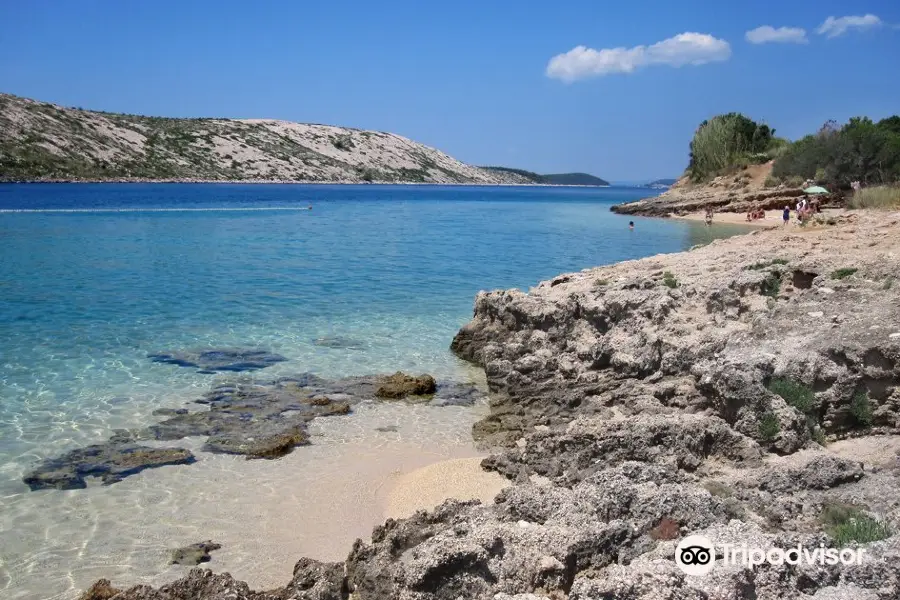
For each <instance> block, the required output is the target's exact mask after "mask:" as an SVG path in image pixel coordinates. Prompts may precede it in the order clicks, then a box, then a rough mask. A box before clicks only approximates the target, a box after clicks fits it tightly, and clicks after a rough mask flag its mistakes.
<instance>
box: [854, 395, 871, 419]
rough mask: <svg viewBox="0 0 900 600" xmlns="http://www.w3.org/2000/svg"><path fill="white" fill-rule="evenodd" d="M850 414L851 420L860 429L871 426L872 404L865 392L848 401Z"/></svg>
mask: <svg viewBox="0 0 900 600" xmlns="http://www.w3.org/2000/svg"><path fill="white" fill-rule="evenodd" d="M850 414H851V415H853V420H854V421H856V424H857V425H860V426H861V427H869V426H871V425H872V402H871V401H870V400H869V397H868V396H867V395H866V393H865V392H858V393H856V394H855V395H854V396H853V399H852V400H851V401H850Z"/></svg>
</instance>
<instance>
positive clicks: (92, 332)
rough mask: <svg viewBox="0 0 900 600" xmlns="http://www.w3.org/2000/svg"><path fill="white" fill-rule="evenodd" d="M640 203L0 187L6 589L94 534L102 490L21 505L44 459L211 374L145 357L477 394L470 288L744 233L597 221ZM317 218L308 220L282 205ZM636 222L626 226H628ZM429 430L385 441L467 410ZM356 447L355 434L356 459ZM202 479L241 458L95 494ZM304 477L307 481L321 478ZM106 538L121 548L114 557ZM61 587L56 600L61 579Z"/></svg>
mask: <svg viewBox="0 0 900 600" xmlns="http://www.w3.org/2000/svg"><path fill="white" fill-rule="evenodd" d="M646 193H647V192H646V190H636V189H616V188H605V189H590V188H542V187H535V188H526V187H509V188H482V187H439V186H290V185H285V186H280V185H175V184H157V185H150V184H148V185H137V184H129V185H114V184H105V185H89V184H83V185H50V184H47V185H3V186H0V509H2V510H3V511H4V513H5V517H4V518H3V519H2V520H0V536H3V537H4V538H6V539H11V538H12V537H13V536H15V539H16V540H17V542H16V544H13V545H7V544H6V543H4V544H0V546H5V548H4V550H3V551H2V554H0V591H2V590H3V589H4V588H7V589H8V590H10V591H16V590H19V593H20V595H19V596H18V597H29V596H28V595H29V593H30V590H31V588H29V587H28V585H26V583H23V581H24V582H27V581H29V579H28V578H29V577H33V578H37V579H36V580H37V581H39V580H40V578H41V577H46V576H47V574H48V572H50V571H54V569H56V570H58V565H57V564H56V563H57V562H58V563H67V562H68V563H71V561H73V560H76V558H77V559H78V560H81V559H84V558H85V557H87V558H89V557H90V555H91V552H90V551H88V550H85V549H84V548H82V549H81V550H78V551H77V552H75V555H74V556H75V557H76V558H73V555H72V554H71V552H70V550H71V548H73V547H76V546H78V544H79V539H80V538H79V535H81V536H82V537H84V539H83V540H82V541H81V543H82V544H86V543H87V542H86V541H85V540H88V539H93V540H96V537H91V536H96V535H99V534H97V533H96V528H93V529H91V530H90V531H88V532H83V533H79V532H80V531H81V530H80V529H79V527H78V521H77V519H76V520H74V521H72V520H71V517H70V516H67V515H71V514H72V512H71V511H72V506H73V503H75V504H74V505H79V504H78V503H79V502H82V503H83V502H85V498H88V497H91V494H98V493H100V492H98V491H96V490H77V491H72V492H57V491H54V490H50V491H46V492H34V493H30V492H28V491H27V488H26V487H25V486H24V484H22V483H21V477H22V475H23V473H24V472H25V471H26V470H28V469H29V468H30V467H31V466H33V465H34V464H35V463H36V462H37V461H38V460H39V459H41V458H44V457H48V456H54V455H57V454H59V453H61V452H64V451H66V450H69V449H71V448H73V447H76V446H80V445H84V444H88V443H96V442H99V441H103V440H105V439H106V438H107V437H108V435H109V433H110V431H111V430H112V429H114V428H118V427H135V426H140V425H144V424H146V423H147V422H149V421H151V420H153V419H154V417H152V416H150V413H151V412H152V411H153V410H154V409H156V408H159V407H181V406H183V405H184V404H185V402H187V401H189V400H191V399H194V398H196V397H198V396H199V394H201V393H202V392H203V391H205V390H206V389H207V388H208V387H209V385H210V383H211V382H212V381H213V380H214V379H215V376H213V375H201V374H198V373H196V372H194V371H193V370H190V369H180V368H177V367H173V366H169V365H160V364H154V363H151V362H150V361H149V360H148V359H147V358H146V355H147V353H148V352H154V351H159V350H166V349H179V348H191V347H198V346H254V347H255V346H260V347H264V348H266V349H269V350H271V351H273V352H278V353H280V354H283V355H284V356H286V357H287V358H288V359H289V360H288V361H287V362H285V363H281V364H279V365H277V366H275V367H272V368H269V369H266V370H264V371H261V372H259V376H261V377H268V376H271V375H279V374H295V373H298V372H305V371H310V372H314V373H317V374H319V375H323V376H335V377H336V376H343V375H357V374H366V373H378V372H393V371H396V370H406V371H412V372H430V373H432V374H434V375H435V376H437V377H439V378H452V379H458V380H476V381H477V380H478V377H479V375H480V374H479V373H478V372H477V371H476V370H475V369H473V368H471V367H470V366H468V365H465V364H464V363H462V362H461V361H458V360H457V359H455V358H454V357H453V356H452V355H451V354H450V352H449V351H448V349H447V348H448V346H449V343H450V340H451V339H452V337H453V334H454V333H455V332H456V330H457V329H458V328H459V326H460V325H462V324H463V323H464V322H465V321H466V320H467V319H468V318H469V317H470V316H471V310H472V302H473V298H474V296H475V294H476V292H478V291H479V290H482V289H495V288H511V287H520V288H523V289H527V288H528V287H530V286H532V285H534V284H536V283H537V282H538V281H540V280H543V279H547V278H550V277H553V276H555V275H557V274H559V273H562V272H566V271H573V270H580V269H583V268H586V267H591V266H595V265H599V264H605V263H611V262H616V261H620V260H625V259H631V258H638V257H642V256H648V255H653V254H657V253H661V252H675V251H679V250H683V249H686V248H688V247H690V246H693V245H696V244H700V243H705V242H708V241H710V240H711V239H713V238H714V237H722V236H726V235H732V234H734V233H737V232H740V231H742V228H740V227H728V226H725V225H715V226H713V227H712V228H707V227H706V226H705V225H703V224H697V223H691V222H686V221H674V220H673V221H667V220H658V219H640V218H629V217H622V216H618V215H615V214H612V213H611V212H609V206H610V205H611V204H614V203H618V202H623V201H626V200H630V199H636V198H639V197H642V196H645V195H646ZM310 203H312V205H313V210H311V211H308V210H296V209H298V208H304V207H306V206H307V205H308V204H310ZM22 210H26V211H29V212H18V211H22ZM629 220H634V221H635V222H636V229H635V230H634V231H629V229H628V226H627V224H628V221H629ZM322 337H337V338H346V340H349V341H352V342H353V346H354V347H353V348H330V347H323V346H322V345H318V344H316V343H315V340H316V339H318V338H322ZM420 412H421V411H420ZM426 412H427V411H426ZM411 414H412V413H411ZM417 414H418V413H417ZM420 416H421V415H420ZM397 418H398V419H402V417H401V416H398V417H397ZM422 419H424V420H423V421H422V423H432V425H427V426H426V425H422V426H419V427H415V428H413V429H411V430H410V431H409V432H408V436H407V437H406V438H405V439H403V440H399V441H402V443H404V444H409V443H412V444H413V445H415V444H419V446H421V447H427V446H428V444H429V436H430V434H431V433H433V432H432V431H430V430H429V428H432V429H434V428H439V429H443V430H448V429H454V428H458V429H459V431H463V432H464V431H466V429H467V427H468V426H469V425H470V423H471V421H472V420H473V419H474V416H473V415H472V414H469V413H466V414H462V413H460V412H459V411H448V412H444V413H440V414H438V415H431V414H429V415H426V416H422ZM451 420H452V422H451ZM354 422H355V423H357V425H358V420H357V421H354ZM435 423H437V424H435ZM355 426H356V425H355ZM364 429H365V431H369V429H368V428H364ZM361 430H362V429H361ZM325 437H326V438H327V436H325ZM462 437H465V436H464V435H463V436H462ZM451 438H452V439H453V440H455V441H454V442H453V443H449V442H448V443H447V445H446V447H447V448H451V447H452V448H455V450H453V451H450V450H448V451H447V452H446V453H445V455H448V456H449V454H453V452H456V451H459V452H461V453H462V454H465V453H466V452H469V451H470V450H469V449H467V448H468V447H467V444H468V442H467V441H466V440H464V439H459V438H460V436H458V435H456V436H451ZM373 440H374V438H373ZM399 441H398V443H399ZM370 442H372V443H373V444H374V441H372V440H366V439H359V438H357V439H356V440H355V443H357V444H363V446H366V444H368V443H370ZM322 445H323V447H324V446H326V445H327V440H325V439H323V441H322ZM305 451H306V449H301V450H300V451H298V452H295V453H294V454H301V453H302V452H305ZM321 451H325V450H321ZM398 452H399V451H398ZM292 456H293V455H292ZM292 460H295V461H296V460H299V459H296V458H294V459H292ZM278 463H279V461H276V462H275V463H271V464H272V465H275V466H276V467H277V465H278ZM205 464H215V465H220V466H221V465H230V466H228V467H227V468H228V469H232V470H233V471H234V472H235V473H237V472H238V471H239V470H240V469H243V468H244V466H243V465H246V464H247V463H246V462H241V463H238V462H237V461H234V460H231V459H225V458H221V457H212V458H208V459H207V460H206V461H201V464H198V465H195V466H191V467H184V468H180V467H174V468H172V469H157V470H154V471H147V472H145V473H143V474H141V475H139V476H136V477H133V478H129V480H126V482H123V483H120V484H116V485H115V486H112V487H110V488H103V490H105V491H104V492H103V493H105V494H107V496H104V497H108V498H115V497H117V495H118V494H124V493H126V492H125V490H127V489H145V488H147V489H149V488H150V487H151V486H153V485H165V482H166V481H169V479H171V478H172V477H176V476H172V475H160V473H162V472H163V471H175V470H178V469H183V472H184V473H189V474H190V477H189V478H188V477H186V476H185V475H178V476H177V477H176V478H175V479H174V480H173V481H186V480H188V479H190V480H192V481H197V480H198V479H202V478H203V477H213V478H215V476H214V473H215V472H216V471H215V470H214V469H213V470H207V471H204V465H205ZM285 464H286V463H285ZM223 468H224V467H223ZM226 470H227V469H226ZM276 471H277V469H273V470H272V472H273V473H275V472H276ZM286 476H287V473H286ZM291 476H292V477H296V473H292V474H291ZM309 476H310V477H313V476H315V477H317V478H318V479H317V480H321V473H317V474H312V473H311V474H309ZM273 477H274V475H273ZM167 478H168V479H167ZM131 480H133V482H131V483H129V481H131ZM275 483H276V482H273V485H275ZM126 484H127V485H126ZM171 485H172V486H175V488H176V489H172V490H168V492H167V493H170V494H175V495H176V496H178V494H182V496H180V497H181V498H182V500H183V499H184V498H186V497H188V496H185V495H184V494H183V493H182V492H179V489H181V488H178V487H177V486H178V485H179V484H177V483H171ZM120 486H122V487H120ZM135 486H137V488H135ZM141 486H143V487H141ZM116 488H118V489H119V491H118V492H115V493H112V491H113V490H115V489H116ZM135 493H137V492H135ZM129 498H130V500H129V501H127V502H123V503H121V504H116V502H115V501H114V500H109V501H106V502H103V503H94V504H91V506H93V507H94V508H93V509H90V508H85V509H84V510H85V511H87V513H88V514H93V515H94V516H95V517H96V518H100V515H101V513H102V516H103V518H104V519H110V518H112V519H113V520H115V519H114V517H111V516H110V515H115V514H116V511H117V510H119V511H121V512H123V513H125V512H128V513H133V512H134V511H135V510H136V506H135V505H136V504H137V505H138V508H139V506H140V504H141V503H142V502H145V503H152V502H153V497H152V495H147V496H145V495H141V494H140V493H137V496H133V497H132V496H130V497H129ZM135 498H137V500H135ZM275 505H277V502H276V503H275ZM54 506H56V508H55V509H54V508H53V507H54ZM116 506H118V507H119V508H118V509H116V508H115V507H116ZM91 510H93V513H91ZM148 510H149V509H148ZM273 510H274V509H273ZM138 512H140V511H138ZM148 514H149V513H148ZM13 515H14V517H13ZM197 518H200V517H197ZM58 519H62V520H64V521H66V522H69V526H68V529H66V531H67V533H66V535H61V534H58V535H57V537H60V538H63V539H67V540H69V541H68V542H67V544H68V545H66V546H65V548H62V549H59V552H50V553H49V555H50V556H52V557H54V558H53V560H50V561H49V564H45V563H43V562H41V560H43V559H40V558H39V557H40V556H42V555H43V556H45V558H46V556H47V555H48V553H47V551H46V547H47V545H48V544H50V542H49V541H47V540H44V541H41V540H40V539H38V537H39V536H38V537H35V536H30V537H29V536H27V535H16V531H19V532H20V533H21V531H25V530H28V528H29V527H31V528H32V529H33V530H34V531H38V530H40V531H44V532H45V536H46V535H48V534H46V532H48V531H51V530H54V528H57V529H58V528H60V527H61V528H63V529H65V527H66V526H65V525H61V524H60V523H59V522H57V520H58ZM195 525H197V527H201V525H202V524H195ZM117 534H118V535H120V536H121V535H125V536H126V537H127V535H128V533H125V532H117ZM201 537H202V536H201ZM48 539H49V538H48ZM238 539H240V538H238ZM25 540H28V541H27V542H26V541H25ZM4 541H5V540H4ZM191 541H197V540H187V542H191ZM161 543H163V542H161ZM104 544H106V545H104V546H103V547H104V548H106V549H107V550H106V551H108V552H111V553H112V554H115V552H113V550H114V549H115V547H112V549H111V548H110V547H109V544H108V543H106V542H104ZM154 547H155V548H157V550H158V547H157V546H154ZM163 547H164V546H163ZM9 548H13V549H12V550H10V549H9ZM67 548H68V550H67ZM42 553H43V554H42ZM35 561H37V562H35ZM54 561H56V562H54ZM4 565H6V567H5V568H4ZM9 565H18V567H16V568H12V567H9ZM41 565H43V566H41ZM54 565H56V566H54ZM128 567H129V569H125V571H124V572H126V573H132V574H134V573H133V571H132V570H130V569H132V568H133V567H134V564H133V563H128ZM67 569H68V568H67ZM148 569H150V567H147V566H145V567H144V568H143V571H142V573H145V574H146V572H148ZM54 572H55V571H54ZM63 572H67V571H65V570H64V571H63ZM90 575H96V574H95V573H92V572H91V573H90ZM65 579H66V580H67V581H69V584H68V585H70V586H71V585H72V584H71V580H72V576H71V575H68V576H67V577H66V578H65ZM60 585H62V583H61V584H60ZM23 590H24V591H23ZM64 590H65V588H61V589H60V590H59V591H60V593H62V592H63V591H64ZM22 594H24V595H22Z"/></svg>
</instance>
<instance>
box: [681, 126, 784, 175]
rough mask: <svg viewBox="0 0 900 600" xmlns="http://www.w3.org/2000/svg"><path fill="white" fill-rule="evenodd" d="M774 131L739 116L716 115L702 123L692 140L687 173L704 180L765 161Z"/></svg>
mask: <svg viewBox="0 0 900 600" xmlns="http://www.w3.org/2000/svg"><path fill="white" fill-rule="evenodd" d="M774 135H775V130H774V129H771V128H770V127H769V126H768V125H765V124H759V123H757V122H755V121H753V120H751V119H748V118H747V117H745V116H744V115H742V114H740V113H728V114H726V115H717V116H715V117H713V118H712V119H709V120H708V121H703V123H701V124H700V127H698V128H697V132H696V133H695V134H694V139H693V140H691V159H690V164H689V165H688V174H689V175H690V177H691V179H693V180H694V181H704V180H706V179H709V178H711V177H714V176H716V175H719V174H721V173H723V172H725V171H727V170H729V169H732V168H734V167H735V166H736V165H739V164H742V165H746V164H752V163H758V162H765V160H767V159H768V156H767V155H764V154H765V152H766V150H768V149H769V147H770V145H772V140H773V137H774Z"/></svg>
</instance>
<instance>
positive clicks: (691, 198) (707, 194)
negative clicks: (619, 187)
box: [612, 161, 840, 217]
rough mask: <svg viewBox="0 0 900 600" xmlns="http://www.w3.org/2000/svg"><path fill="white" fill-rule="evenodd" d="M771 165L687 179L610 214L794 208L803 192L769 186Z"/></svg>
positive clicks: (826, 199)
mask: <svg viewBox="0 0 900 600" xmlns="http://www.w3.org/2000/svg"><path fill="white" fill-rule="evenodd" d="M772 165H773V162H771V161H770V162H768V163H765V164H762V165H750V166H747V167H744V168H742V169H739V170H737V171H735V172H734V173H732V174H729V175H721V176H719V177H716V178H714V179H713V180H711V181H709V182H704V183H694V182H692V181H690V179H689V178H688V177H687V176H684V177H682V178H681V179H679V180H678V181H677V182H676V183H675V184H674V185H673V186H672V187H671V188H669V189H668V190H666V191H665V192H663V193H662V194H660V195H658V196H653V197H650V198H643V199H641V200H636V201H634V202H626V203H624V204H617V205H615V206H613V207H612V211H613V212H616V213H620V214H625V215H643V216H648V217H668V216H671V215H687V214H690V213H698V212H702V211H704V210H705V209H706V208H713V209H714V210H715V211H718V212H735V213H746V212H747V211H749V210H751V209H763V210H773V209H781V208H784V207H785V206H790V207H791V208H793V206H794V205H795V204H796V203H797V198H798V197H799V196H802V195H803V189H802V188H799V187H793V186H789V185H787V184H784V183H779V184H777V185H775V186H772V187H767V182H768V183H770V184H771V183H772V180H771V179H770V175H771V173H772ZM822 200H823V201H824V202H825V204H827V205H829V206H831V205H835V206H836V205H838V204H839V203H840V200H839V199H838V198H836V197H831V196H830V195H829V196H824V197H823V198H822Z"/></svg>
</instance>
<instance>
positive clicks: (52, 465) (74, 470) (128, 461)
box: [23, 442, 195, 490]
mask: <svg viewBox="0 0 900 600" xmlns="http://www.w3.org/2000/svg"><path fill="white" fill-rule="evenodd" d="M194 460H195V459H194V455H193V454H191V452H190V451H188V450H185V449H184V448H149V447H147V446H137V445H134V444H129V443H116V442H114V443H107V444H96V445H93V446H88V447H86V448H79V449H77V450H72V451H71V452H67V453H66V454H63V455H62V456H60V457H58V458H52V459H49V460H45V461H44V462H42V463H41V464H40V465H38V466H37V468H36V469H34V470H33V471H31V472H30V473H28V474H27V475H25V477H24V478H23V481H24V482H25V483H26V484H27V485H28V487H30V488H31V489H32V490H42V489H46V488H56V489H60V490H72V489H79V488H84V487H87V483H86V482H85V479H84V478H85V477H99V478H100V479H101V481H102V482H103V484H104V485H109V484H111V483H116V482H117V481H121V480H122V479H123V478H125V477H128V476H129V475H134V474H135V473H140V472H141V471H143V470H144V469H152V468H155V467H163V466H166V465H189V464H191V463H193V462H194Z"/></svg>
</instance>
